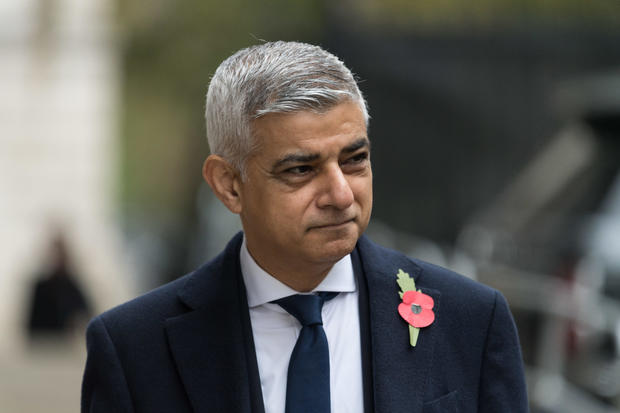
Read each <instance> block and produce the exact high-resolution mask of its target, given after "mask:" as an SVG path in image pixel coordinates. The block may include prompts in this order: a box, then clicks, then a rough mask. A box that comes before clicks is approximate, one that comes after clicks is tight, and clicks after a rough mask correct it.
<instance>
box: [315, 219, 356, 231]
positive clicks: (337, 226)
mask: <svg viewBox="0 0 620 413" xmlns="http://www.w3.org/2000/svg"><path fill="white" fill-rule="evenodd" d="M354 221H355V218H351V219H347V220H346V221H336V222H329V223H325V224H321V225H314V226H312V227H310V229H340V228H344V227H345V226H347V225H348V224H351V223H353V222H354Z"/></svg>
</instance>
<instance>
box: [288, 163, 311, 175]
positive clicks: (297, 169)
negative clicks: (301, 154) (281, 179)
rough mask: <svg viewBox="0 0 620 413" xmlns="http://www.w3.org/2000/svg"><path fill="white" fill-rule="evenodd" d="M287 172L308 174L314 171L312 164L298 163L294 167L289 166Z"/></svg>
mask: <svg viewBox="0 0 620 413" xmlns="http://www.w3.org/2000/svg"><path fill="white" fill-rule="evenodd" d="M284 172H285V173H287V174H291V175H306V174H309V173H310V172H312V166H310V165H298V166H294V167H292V168H288V169H287V170H285V171H284Z"/></svg>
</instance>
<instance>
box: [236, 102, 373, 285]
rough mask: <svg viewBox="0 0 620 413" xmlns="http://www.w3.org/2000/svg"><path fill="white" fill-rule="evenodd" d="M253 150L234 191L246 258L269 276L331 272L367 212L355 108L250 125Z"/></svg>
mask: <svg viewBox="0 0 620 413" xmlns="http://www.w3.org/2000/svg"><path fill="white" fill-rule="evenodd" d="M253 128H254V134H255V137H256V138H257V143H258V149H257V150H256V152H255V153H254V154H253V155H252V156H251V157H250V158H249V159H248V161H247V169H246V170H247V177H246V180H245V181H242V182H240V183H239V187H238V193H239V199H240V204H241V212H240V216H241V220H242V223H243V228H244V231H245V236H246V242H247V245H248V250H249V251H250V253H251V254H252V256H253V257H254V259H255V260H256V261H257V262H258V264H259V265H260V266H261V267H263V269H265V270H266V271H267V272H270V273H271V274H274V275H275V274H278V273H280V272H281V271H286V270H287V269H290V270H294V269H297V268H305V269H307V270H311V269H313V268H317V269H319V268H324V269H327V270H328V269H329V268H330V267H331V265H332V264H334V263H335V262H336V261H338V260H339V259H340V258H342V257H343V256H345V255H346V254H348V253H350V252H351V251H352V250H353V248H354V247H355V244H356V242H357V240H358V238H359V237H360V235H362V233H363V232H364V230H365V229H366V226H367V225H368V221H369V219H370V211H371V209H372V170H371V167H370V146H369V140H368V137H367V136H366V124H365V121H364V118H363V116H362V112H361V110H360V108H359V106H358V104H357V103H353V102H345V103H341V104H339V105H337V106H335V107H334V108H332V109H331V110H329V111H327V112H325V113H322V114H318V113H314V112H311V111H303V112H297V113H290V114H284V113H282V114H280V113H277V114H276V113H274V114H269V115H266V116H264V117H262V118H259V119H257V120H255V121H254V123H253Z"/></svg>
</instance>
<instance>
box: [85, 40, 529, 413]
mask: <svg viewBox="0 0 620 413" xmlns="http://www.w3.org/2000/svg"><path fill="white" fill-rule="evenodd" d="M206 122H207V135H208V140H209V146H210V149H211V155H209V156H208V157H207V159H206V160H205V163H204V166H203V177H204V179H205V181H206V182H207V183H208V184H209V186H210V187H211V189H212V190H213V192H214V193H215V195H216V196H217V197H218V198H219V200H220V201H221V202H222V203H223V204H224V205H225V206H226V207H227V208H228V209H229V210H230V211H231V212H233V213H235V214H238V215H239V217H240V219H241V223H242V227H243V231H242V232H241V233H239V234H237V235H236V236H235V237H233V239H232V240H231V241H230V242H229V243H228V245H227V247H226V248H225V249H224V251H223V252H222V253H221V254H220V255H219V256H218V257H216V258H215V259H214V260H212V261H210V262H208V263H207V264H205V265H203V266H202V267H200V268H198V269H197V270H196V271H194V272H192V273H190V274H188V275H186V276H184V277H181V278H179V279H177V280H176V281H173V282H171V283H169V284H167V285H164V286H162V287H160V288H158V289H156V290H154V291H152V292H150V293H147V294H146V295H143V296H141V297H139V298H136V299H134V300H132V301H130V302H128V303H125V304H123V305H121V306H119V307H116V308H114V309H112V310H110V311H108V312H105V313H104V314H102V315H100V316H98V317H96V318H95V319H93V320H92V321H91V323H90V325H89V328H88V332H87V349H88V360H87V363H86V368H85V373H84V381H83V387H82V411H83V412H156V411H161V412H266V413H282V412H287V413H293V412H313V413H320V412H329V411H332V412H356V413H357V412H362V411H366V412H372V411H376V412H390V413H391V412H421V411H425V412H446V411H460V412H525V411H527V397H526V390H525V381H524V374H523V364H522V359H521V352H520V348H519V342H518V337H517V332H516V328H515V325H514V322H513V319H512V316H511V314H510V311H509V309H508V305H507V303H506V301H505V299H504V298H503V297H502V295H501V294H500V293H499V292H497V291H495V290H493V289H491V288H489V287H486V286H483V285H481V284H478V283H476V282H474V281H472V280H470V279H468V278H466V277H463V276H461V275H458V274H455V273H453V272H450V271H448V270H446V269H443V268H440V267H437V266H434V265H431V264H428V263H425V262H422V261H419V260H415V259H410V258H407V257H406V256H404V255H402V254H400V253H397V252H395V251H391V250H388V249H385V248H383V247H380V246H378V245H376V244H374V243H373V242H372V241H370V240H369V239H367V238H366V237H365V236H363V235H362V234H363V232H364V230H365V229H366V226H367V224H368V222H369V219H370V214H371V208H372V170H371V163H370V141H369V138H368V136H367V125H368V113H367V108H366V103H365V101H364V99H363V97H362V95H361V93H360V91H359V89H358V86H357V83H356V81H355V79H354V77H353V75H352V74H351V72H350V71H349V69H347V68H346V67H345V66H344V64H343V63H342V62H341V61H340V60H339V59H338V58H337V57H335V56H333V55H332V54H330V53H328V52H326V51H324V50H323V49H321V48H320V47H317V46H311V45H307V44H303V43H296V42H273V43H264V44H261V45H258V46H253V47H250V48H247V49H243V50H240V51H238V52H237V53H235V54H234V55H232V56H231V57H229V58H228V59H226V60H225V61H224V62H223V63H222V64H221V65H220V66H219V68H218V69H217V71H216V72H215V74H214V76H213V78H212V79H211V82H210V85H209V90H208V93H207V101H206Z"/></svg>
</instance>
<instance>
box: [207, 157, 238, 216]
mask: <svg viewBox="0 0 620 413" xmlns="http://www.w3.org/2000/svg"><path fill="white" fill-rule="evenodd" d="M202 177H203V178H204V180H205V181H206V182H207V183H208V184H209V186H210V187H211V189H212V190H213V193H215V196H217V197H218V198H219V200H220V201H222V203H223V204H224V205H226V208H228V209H229V210H230V211H231V212H232V213H233V214H239V213H241V197H240V196H239V193H238V190H237V189H238V188H239V182H240V181H241V177H240V176H239V173H238V172H237V171H236V170H235V168H234V167H233V166H232V165H231V164H230V163H229V162H228V161H227V160H225V159H224V158H222V157H221V156H218V155H209V156H208V157H207V159H205V162H204V164H203V165H202Z"/></svg>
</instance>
